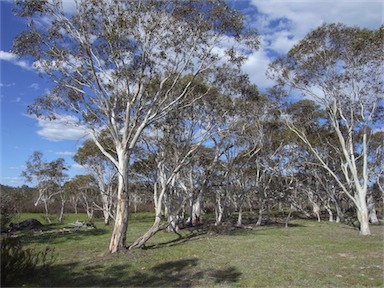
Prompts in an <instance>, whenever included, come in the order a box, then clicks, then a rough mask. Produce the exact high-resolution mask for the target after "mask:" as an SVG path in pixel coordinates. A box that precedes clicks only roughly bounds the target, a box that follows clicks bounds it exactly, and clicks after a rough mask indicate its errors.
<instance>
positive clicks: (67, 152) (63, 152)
mask: <svg viewBox="0 0 384 288" xmlns="http://www.w3.org/2000/svg"><path fill="white" fill-rule="evenodd" d="M55 154H56V155H64V156H73V155H75V152H70V151H62V152H55Z"/></svg>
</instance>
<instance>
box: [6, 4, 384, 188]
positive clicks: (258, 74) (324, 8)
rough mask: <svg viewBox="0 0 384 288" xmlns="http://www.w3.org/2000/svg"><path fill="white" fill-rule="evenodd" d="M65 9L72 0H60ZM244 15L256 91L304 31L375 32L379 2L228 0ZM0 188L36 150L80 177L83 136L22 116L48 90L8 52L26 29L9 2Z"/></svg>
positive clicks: (27, 64)
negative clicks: (255, 38) (250, 31)
mask: <svg viewBox="0 0 384 288" xmlns="http://www.w3.org/2000/svg"><path fill="white" fill-rule="evenodd" d="M64 3H65V5H64V8H65V9H66V10H67V11H71V10H72V9H73V1H71V0H68V1H66V0H64ZM231 3H232V5H234V6H236V7H238V9H240V10H242V11H243V12H244V13H246V14H247V15H248V17H249V23H250V25H252V26H253V27H255V28H256V29H258V31H259V34H260V36H261V47H260V50H259V51H257V52H255V53H253V54H251V55H250V57H249V59H248V61H247V62H246V63H245V65H244V71H245V72H247V73H248V74H249V75H250V79H251V80H252V81H253V82H254V83H255V84H257V85H258V86H259V87H260V88H261V89H263V88H266V87H269V86H271V85H272V84H273V83H272V82H271V80H269V79H267V78H266V77H265V70H266V68H267V66H268V64H269V63H270V62H271V61H272V60H273V57H274V56H275V55H279V54H284V53H286V52H288V51H289V49H290V48H291V47H292V46H293V45H294V44H296V43H297V42H298V41H300V40H301V39H302V38H303V37H304V36H305V35H306V34H307V33H308V32H310V31H311V30H313V29H315V28H317V27H318V26H320V25H321V24H323V23H324V22H327V23H332V22H341V23H343V24H346V25H350V26H359V27H365V28H370V29H377V28H378V27H379V26H380V25H382V24H383V17H384V4H383V2H382V1H381V0H380V1H379V0H375V1H369V0H368V1H367V0H366V1H357V0H348V1H343V0H339V1H338V0H323V1H313V0H295V1H289V0H286V1H285V0H279V1H273V0H263V1H262V0H249V1H245V0H244V1H241V0H240V1H234V0H232V1H231ZM0 5H1V6H0V11H1V18H0V19H1V41H0V105H1V106H0V107H1V120H0V121H1V122H0V126H1V141H0V149H1V155H0V157H1V158H0V163H1V170H0V184H4V185H10V186H20V185H23V184H25V183H24V179H23V178H21V176H20V175H21V172H22V171H23V169H24V167H25V162H26V161H27V160H28V158H29V157H30V156H31V155H32V153H33V152H34V151H36V150H39V151H42V152H43V154H44V156H45V159H46V160H47V161H52V160H55V159H57V158H60V157H62V158H64V159H65V160H66V163H67V165H68V166H69V167H70V171H69V175H70V176H74V175H76V174H80V173H84V169H83V168H81V167H79V166H78V165H77V164H76V163H75V162H74V161H73V160H72V156H73V153H74V152H76V149H77V148H78V147H79V146H80V145H81V142H82V139H83V132H82V131H81V130H79V129H74V128H70V127H67V126H65V124H64V123H63V122H64V121H62V122H48V121H41V120H38V119H36V118H34V117H32V116H30V115H28V113H27V106H28V105H29V104H31V103H33V100H34V98H35V97H38V96H41V95H43V94H44V92H45V91H46V90H47V89H49V88H50V83H49V82H48V79H46V78H42V77H40V76H39V75H38V73H37V72H36V71H35V70H34V69H33V68H32V62H31V61H30V60H28V59H18V58H17V57H16V56H15V55H13V54H12V53H11V51H10V50H11V48H12V42H13V39H14V37H15V36H16V35H17V34H18V33H20V32H21V31H22V30H23V29H24V28H25V23H24V22H23V20H22V19H20V18H17V17H16V16H14V15H13V12H12V9H13V8H14V4H13V1H6V0H0Z"/></svg>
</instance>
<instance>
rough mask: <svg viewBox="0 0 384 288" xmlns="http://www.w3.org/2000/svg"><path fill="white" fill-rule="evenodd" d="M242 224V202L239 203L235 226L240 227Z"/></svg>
mask: <svg viewBox="0 0 384 288" xmlns="http://www.w3.org/2000/svg"><path fill="white" fill-rule="evenodd" d="M242 225H243V203H240V207H239V216H238V217H237V226H239V227H241V226H242Z"/></svg>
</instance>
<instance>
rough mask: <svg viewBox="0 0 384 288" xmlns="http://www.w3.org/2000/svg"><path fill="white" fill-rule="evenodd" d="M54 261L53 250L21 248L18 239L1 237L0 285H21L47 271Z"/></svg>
mask: <svg viewBox="0 0 384 288" xmlns="http://www.w3.org/2000/svg"><path fill="white" fill-rule="evenodd" d="M53 262H54V255H53V250H52V249H50V248H48V247H46V248H45V250H43V251H40V252H36V251H35V249H32V248H23V247H22V244H21V242H20V240H19V239H17V238H11V237H2V239H1V286H2V287H4V286H22V285H23V284H27V283H31V281H33V279H35V278H36V277H38V276H40V275H42V274H44V273H47V272H48V270H49V268H50V266H51V265H52V264H53Z"/></svg>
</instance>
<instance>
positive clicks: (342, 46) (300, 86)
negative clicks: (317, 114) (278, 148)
mask: <svg viewBox="0 0 384 288" xmlns="http://www.w3.org/2000/svg"><path fill="white" fill-rule="evenodd" d="M383 30H384V29H383V27H381V28H379V29H378V30H368V29H360V28H357V27H353V28H350V27H346V26H344V25H341V24H324V25H322V26H321V27H319V28H318V29H316V30H314V31H313V32H311V33H309V34H308V35H307V36H306V37H305V38H304V39H303V40H302V41H301V42H300V43H299V44H297V45H296V46H294V47H293V48H292V49H291V50H290V51H289V52H288V54H287V55H286V56H283V57H280V58H278V59H277V60H276V61H274V62H273V63H272V64H271V66H270V70H269V75H270V77H271V78H273V79H275V80H276V81H277V83H278V84H279V85H280V86H281V87H288V88H290V89H293V90H295V91H298V92H299V93H301V95H303V97H309V98H311V99H313V100H314V101H315V102H316V103H318V104H319V105H320V106H321V107H322V108H323V109H324V110H325V111H326V119H327V120H328V121H329V123H330V127H332V130H333V132H334V133H335V134H336V137H337V140H338V142H337V146H331V145H329V146H328V147H329V149H334V150H335V151H337V153H338V154H339V155H340V159H341V160H342V161H341V163H340V164H341V165H340V166H339V167H338V170H340V171H342V175H339V174H337V173H336V172H337V171H335V170H334V169H332V168H331V167H330V166H329V165H327V163H326V162H325V161H324V159H323V157H322V155H321V153H320V152H319V151H318V150H317V148H316V147H315V146H314V145H313V144H312V142H311V140H310V139H309V138H308V136H307V133H306V131H305V129H303V128H304V127H302V126H296V125H294V124H293V123H292V122H291V121H290V119H289V117H287V121H286V122H287V124H288V127H289V128H290V129H291V130H292V131H293V132H294V133H296V134H297V135H298V137H299V138H300V139H301V140H302V141H303V142H304V143H305V144H306V145H308V147H309V148H310V150H311V152H312V153H313V154H314V155H315V156H316V158H317V161H318V162H319V163H320V164H321V165H322V167H323V168H324V169H326V170H327V172H328V173H329V174H330V175H332V176H333V177H334V179H335V181H336V182H337V183H338V186H339V187H340V188H341V189H342V190H343V193H345V194H346V195H347V196H348V197H349V198H350V199H351V201H352V202H353V203H354V205H355V207H356V210H357V217H358V219H359V222H360V234H362V235H369V234H370V228H369V222H368V209H367V199H366V197H367V188H368V185H369V178H370V175H369V159H368V146H369V130H370V127H374V126H375V125H376V124H377V123H378V121H380V114H381V113H382V111H383V109H382V108H383V107H382V105H383V85H382V75H383V65H382V63H383V60H384V55H383V53H382V38H383ZM358 162H361V163H362V164H361V165H359V164H358Z"/></svg>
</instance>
